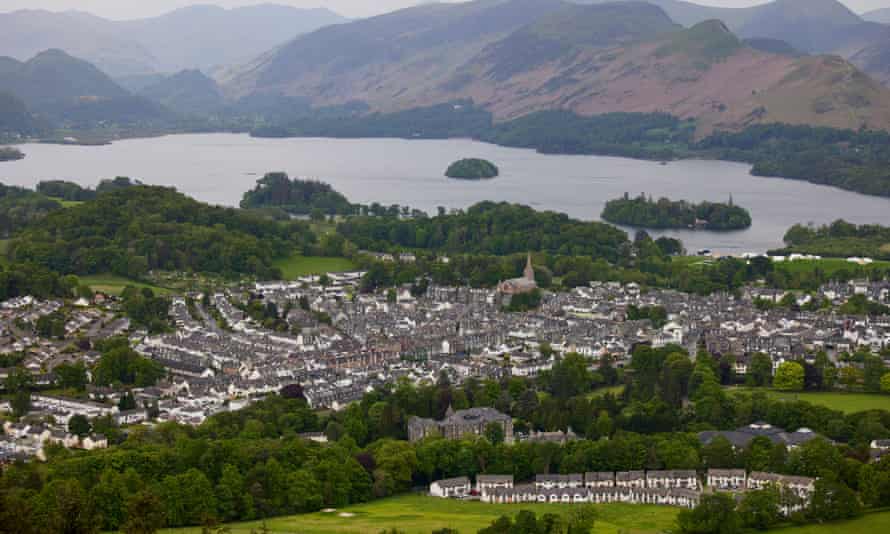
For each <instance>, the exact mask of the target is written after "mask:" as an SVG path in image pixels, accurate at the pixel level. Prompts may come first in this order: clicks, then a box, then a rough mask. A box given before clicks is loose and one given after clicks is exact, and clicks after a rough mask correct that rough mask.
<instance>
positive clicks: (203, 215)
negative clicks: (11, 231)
mask: <svg viewBox="0 0 890 534" xmlns="http://www.w3.org/2000/svg"><path fill="white" fill-rule="evenodd" d="M109 184H110V185H111V186H113V185H114V183H113V182H109ZM110 188H111V189H113V190H112V191H111V192H108V193H103V194H100V195H99V196H98V197H97V198H96V199H95V200H93V201H91V202H87V203H84V204H82V205H79V206H75V207H72V208H68V209H65V210H58V211H55V212H53V213H52V214H50V215H49V216H47V217H45V218H44V219H42V220H40V221H38V222H36V223H34V224H32V225H30V226H28V227H27V228H26V229H25V230H24V231H22V232H21V233H19V234H17V235H16V237H15V238H14V239H13V240H12V242H11V243H10V246H9V255H10V258H11V259H13V260H15V261H24V262H34V263H38V264H40V265H43V266H45V267H48V268H50V269H53V270H55V271H57V272H60V273H74V274H94V273H108V272H110V273H115V274H119V275H122V276H127V277H130V278H137V279H138V278H139V277H141V276H143V275H144V274H145V273H147V272H148V271H149V270H151V269H165V270H179V271H192V272H206V273H218V274H223V275H231V274H234V273H249V274H252V275H256V276H259V277H261V278H269V277H276V276H279V275H280V273H277V271H276V270H275V269H274V268H273V267H272V261H273V260H274V259H275V258H277V257H282V256H287V255H289V254H291V253H292V252H293V251H294V250H295V249H300V248H301V247H302V246H303V245H305V244H308V243H310V242H312V241H314V235H313V234H312V233H311V232H310V231H309V230H308V228H307V227H306V226H305V225H304V224H302V223H299V222H288V223H281V222H277V221H271V220H268V219H265V218H261V217H258V216H253V215H250V214H248V213H246V212H243V211H239V210H235V209H229V208H221V207H213V206H209V205H206V204H202V203H200V202H198V201H195V200H193V199H191V198H189V197H186V196H185V195H182V194H180V193H177V192H176V191H175V190H172V189H165V188H161V187H146V186H130V187H124V188H115V187H110Z"/></svg>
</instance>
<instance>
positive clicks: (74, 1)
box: [0, 0, 890, 19]
mask: <svg viewBox="0 0 890 534" xmlns="http://www.w3.org/2000/svg"><path fill="white" fill-rule="evenodd" d="M764 1H765V0H696V3H699V4H705V5H720V6H728V7H743V6H750V5H755V4H760V3H764ZM841 1H843V2H844V3H845V4H847V5H848V6H849V7H850V8H851V9H853V10H854V11H857V12H863V11H868V10H870V9H877V8H881V7H890V0H841ZM262 3H277V4H289V5H294V6H298V7H327V8H330V9H332V10H334V11H336V12H338V13H340V14H342V15H346V16H349V17H366V16H369V15H377V14H380V13H385V12H387V11H392V10H394V9H398V8H402V7H408V6H411V5H414V4H417V3H420V2H419V1H418V0H0V11H14V10H16V9H25V8H30V9H38V8H42V9H50V10H53V11H60V10H68V9H77V10H81V11H88V12H91V13H94V14H96V15H100V16H103V17H109V18H115V19H127V18H138V17H146V16H153V15H158V14H160V13H163V12H166V11H170V10H172V9H175V8H179V7H183V6H187V5H192V4H218V5H221V6H226V7H233V6H243V5H250V4H262Z"/></svg>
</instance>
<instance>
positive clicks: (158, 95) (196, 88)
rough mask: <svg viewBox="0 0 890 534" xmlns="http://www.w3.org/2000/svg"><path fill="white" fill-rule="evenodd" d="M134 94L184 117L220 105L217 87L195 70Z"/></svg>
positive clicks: (211, 109)
mask: <svg viewBox="0 0 890 534" xmlns="http://www.w3.org/2000/svg"><path fill="white" fill-rule="evenodd" d="M137 93H138V94H139V95H141V96H144V97H145V98H148V99H151V100H154V101H155V102H157V103H159V104H161V105H163V106H165V107H167V108H169V109H172V110H174V111H177V112H179V113H182V114H186V115H187V114H202V113H210V112H212V111H214V110H216V109H218V108H219V107H220V106H221V105H222V103H223V97H222V92H221V91H220V89H219V86H218V85H217V84H216V82H215V81H213V80H212V79H210V78H208V77H207V76H205V75H204V74H203V73H202V72H201V71H199V70H184V71H182V72H179V73H177V74H174V75H172V76H168V77H166V78H163V79H161V80H159V81H157V82H155V83H153V84H150V85H148V86H147V87H144V88H142V89H140V90H138V91H137Z"/></svg>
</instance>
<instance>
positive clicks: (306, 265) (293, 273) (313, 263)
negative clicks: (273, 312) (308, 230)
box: [273, 254, 355, 280]
mask: <svg viewBox="0 0 890 534" xmlns="http://www.w3.org/2000/svg"><path fill="white" fill-rule="evenodd" d="M273 266H274V267H278V268H279V269H281V274H282V275H284V278H285V279H286V280H293V279H295V278H299V277H301V276H307V275H310V274H324V273H339V272H344V271H354V270H355V264H354V263H352V261H350V260H349V259H348V258H324V257H320V256H303V255H300V254H294V255H292V256H290V257H288V258H284V259H281V260H276V261H275V262H274V263H273Z"/></svg>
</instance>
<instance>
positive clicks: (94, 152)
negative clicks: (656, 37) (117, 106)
mask: <svg viewBox="0 0 890 534" xmlns="http://www.w3.org/2000/svg"><path fill="white" fill-rule="evenodd" d="M20 149H21V150H22V151H23V152H25V154H26V155H27V157H26V158H25V159H23V160H19V161H12V162H4V163H0V182H2V183H5V184H8V185H22V186H28V187H33V186H35V185H36V184H37V183H38V182H40V181H41V180H51V179H64V180H71V181H73V182H77V183H79V184H82V185H86V186H95V185H96V184H97V183H98V181H99V180H100V179H103V178H113V177H115V176H129V177H131V178H135V179H139V180H142V181H143V182H145V183H147V184H154V185H165V186H175V187H176V188H177V189H178V190H180V191H182V192H183V193H186V194H188V195H190V196H192V197H194V198H197V199H199V200H203V201H205V202H210V203H215V204H223V205H228V206H237V205H238V202H239V201H240V200H241V195H242V194H243V193H244V192H245V191H247V190H248V189H251V188H252V187H253V186H254V183H255V182H256V180H257V179H259V178H260V177H261V176H262V175H263V174H264V173H266V172H269V171H285V172H287V173H289V174H290V175H291V176H292V177H294V176H299V177H303V178H312V179H318V180H321V181H324V182H328V183H330V184H331V185H333V186H334V187H335V188H336V189H337V190H339V191H341V192H342V193H344V194H345V195H346V196H347V197H348V198H349V199H350V200H351V201H353V202H361V203H371V202H380V203H381V204H385V205H389V204H401V205H408V206H411V207H413V208H419V209H422V210H424V211H427V212H429V213H435V211H436V208H437V207H438V206H444V207H447V208H465V207H467V206H470V205H472V204H474V203H476V202H479V201H482V200H504V201H509V202H519V203H523V204H527V205H530V206H533V207H535V208H537V209H549V210H555V211H560V212H564V213H568V214H569V215H571V216H573V217H577V218H581V219H587V220H596V219H598V218H599V214H600V213H601V212H602V209H603V205H604V204H605V202H606V201H607V200H610V199H613V198H617V197H619V196H621V195H623V194H624V193H625V192H629V193H630V194H631V195H637V194H639V193H646V194H647V195H651V196H653V197H660V196H666V197H669V198H671V199H675V200H679V199H685V200H690V201H696V202H699V201H704V200H709V201H726V200H727V199H729V197H730V195H731V196H732V198H733V200H734V201H735V203H736V204H738V205H741V206H744V207H746V208H748V210H750V212H751V216H752V217H753V219H754V224H753V226H752V227H751V228H750V229H748V230H744V231H738V232H728V233H712V232H703V231H692V230H681V231H668V232H654V231H653V232H650V233H651V234H652V235H655V236H659V235H670V236H673V237H678V238H680V239H682V240H683V242H684V244H685V245H686V247H687V249H688V250H689V251H691V252H695V251H696V250H698V249H703V248H710V249H712V250H715V251H720V252H723V253H731V254H739V253H743V252H763V251H766V250H768V249H770V248H776V247H779V246H781V245H782V236H783V235H784V233H785V231H786V230H787V229H788V228H789V227H790V226H791V225H793V224H795V223H798V222H801V223H809V222H812V223H817V224H822V223H827V222H831V221H834V220H836V219H839V218H843V219H846V220H848V221H850V222H855V223H859V224H861V223H879V224H884V225H890V199H885V198H878V197H869V196H866V195H860V194H857V193H851V192H847V191H842V190H839V189H834V188H830V187H825V186H819V185H813V184H809V183H806V182H802V181H796V180H784V179H780V178H759V177H754V176H750V175H749V170H750V166H749V165H745V164H738V163H730V162H722V161H700V160H689V161H678V162H671V163H670V164H668V165H661V164H660V163H658V162H650V161H639V160H632V159H624V158H612V157H601V156H560V155H544V154H538V153H536V152H534V151H533V150H524V149H513V148H503V147H498V146H495V145H490V144H485V143H479V142H476V141H470V140H460V139H458V140H442V141H427V140H404V139H254V138H251V137H249V136H247V135H239V134H199V135H174V136H166V137H158V138H151V139H132V140H126V141H119V142H116V143H114V144H111V145H106V146H98V147H95V146H91V147H83V146H63V145H42V144H26V145H22V146H21V147H20ZM465 157H475V158H484V159H487V160H490V161H492V162H493V163H495V164H496V165H498V167H500V170H501V175H500V176H499V177H498V178H495V179H494V180H487V181H478V182H474V181H464V180H450V179H448V178H445V176H444V172H445V169H446V168H447V167H448V165H449V164H451V163H452V162H454V161H455V160H458V159H461V158H465Z"/></svg>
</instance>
